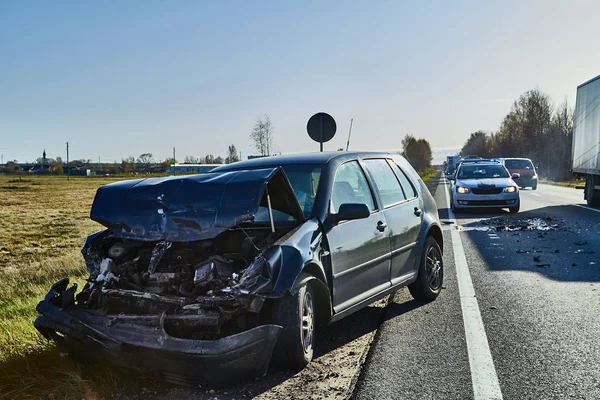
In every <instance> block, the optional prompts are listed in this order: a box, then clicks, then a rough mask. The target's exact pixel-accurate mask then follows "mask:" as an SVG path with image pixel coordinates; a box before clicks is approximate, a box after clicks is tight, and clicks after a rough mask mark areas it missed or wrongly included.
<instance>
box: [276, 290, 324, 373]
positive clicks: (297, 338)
mask: <svg viewBox="0 0 600 400" xmlns="http://www.w3.org/2000/svg"><path fill="white" fill-rule="evenodd" d="M315 309H316V307H315V295H314V290H313V287H312V284H311V281H310V280H309V281H308V282H305V283H303V284H302V285H301V286H300V287H299V288H298V289H297V290H296V293H295V294H292V293H288V294H286V295H285V296H284V297H283V298H281V299H279V300H277V301H276V302H275V304H274V306H273V315H272V322H273V323H274V324H276V325H281V326H283V332H281V335H280V336H279V339H278V340H277V344H276V345H275V350H274V352H273V361H275V363H276V364H277V365H279V366H280V367H282V368H285V369H293V370H300V369H302V368H304V367H306V365H307V364H308V363H309V362H310V361H311V360H312V357H313V345H314V341H315V321H316V320H315Z"/></svg>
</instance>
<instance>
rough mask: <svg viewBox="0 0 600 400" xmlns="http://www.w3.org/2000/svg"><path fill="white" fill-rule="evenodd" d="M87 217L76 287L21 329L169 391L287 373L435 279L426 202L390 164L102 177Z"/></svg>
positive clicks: (311, 160)
mask: <svg viewBox="0 0 600 400" xmlns="http://www.w3.org/2000/svg"><path fill="white" fill-rule="evenodd" d="M90 215H91V218H92V219H93V220H95V221H98V222H99V223H101V224H103V225H104V226H105V227H106V228H107V229H105V230H103V231H100V232H97V233H95V234H93V235H90V236H89V237H88V238H87V239H86V241H85V243H84V246H83V249H82V253H83V256H84V259H85V262H86V265H87V268H88V270H89V273H90V276H89V278H88V280H87V283H86V284H85V286H84V287H83V289H82V290H81V291H80V292H78V293H77V287H76V286H75V285H73V286H71V287H69V281H68V279H64V280H62V281H60V282H57V283H56V284H55V285H53V287H52V288H51V290H50V291H49V292H48V294H47V295H46V297H45V299H44V300H43V301H41V302H40V303H39V305H38V307H37V310H38V312H39V313H40V314H41V315H40V316H39V317H38V318H37V320H36V321H35V326H36V327H37V329H38V330H39V331H40V332H41V333H42V334H43V335H44V336H45V337H46V338H48V339H53V340H55V341H57V342H58V343H59V344H60V345H61V347H62V348H63V350H64V351H66V352H69V353H71V354H73V355H79V356H81V355H83V356H84V357H85V358H90V357H102V358H104V359H106V360H108V361H111V362H113V363H115V364H117V365H122V366H127V367H133V368H136V369H138V370H139V371H141V372H142V373H144V374H146V375H151V376H154V377H157V378H161V379H165V380H168V381H172V382H181V383H185V382H194V383H197V382H205V383H209V384H212V385H220V384H225V383H227V382H228V381H231V380H232V379H236V380H239V379H243V378H250V377H256V376H261V375H264V374H265V373H266V370H267V367H268V364H269V362H270V360H271V356H273V359H274V361H276V362H277V363H278V364H279V365H281V366H283V367H289V368H296V369H297V368H302V367H304V366H305V365H306V364H307V363H308V362H310V360H311V358H312V355H313V344H314V333H315V327H316V326H325V325H327V324H329V323H331V322H333V321H337V320H339V319H341V318H343V317H345V316H347V315H349V314H351V313H353V312H355V311H357V310H359V309H361V308H363V307H365V306H367V305H368V304H369V303H371V302H373V301H375V300H378V299H380V298H382V297H384V296H385V295H387V294H389V293H392V292H394V291H396V290H398V289H399V288H401V287H403V286H408V288H409V290H410V293H411V294H412V295H413V296H414V297H415V298H417V299H420V300H434V299H435V298H436V297H437V296H438V294H439V293H440V290H441V287H442V280H443V264H442V248H443V241H442V230H441V228H440V223H439V220H438V215H437V208H436V204H435V202H434V200H433V198H432V196H431V194H430V193H429V191H428V190H427V188H426V186H425V184H424V183H423V181H422V180H421V179H420V178H419V175H418V174H417V173H416V172H415V171H414V170H413V169H412V168H411V166H410V165H409V164H408V162H407V161H406V160H405V159H404V158H402V157H401V156H399V155H395V154H386V153H348V152H336V153H317V154H305V155H294V156H280V157H267V158H261V159H254V160H250V161H245V162H238V163H235V164H230V165H227V166H223V167H220V168H218V169H216V170H214V171H211V172H210V173H207V174H203V175H190V176H176V177H175V176H172V177H166V178H148V179H139V180H131V181H121V182H115V183H112V184H109V185H106V186H103V187H101V188H100V189H98V192H97V194H96V197H95V199H94V203H93V205H92V209H91V213H90Z"/></svg>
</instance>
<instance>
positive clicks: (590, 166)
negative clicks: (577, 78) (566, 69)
mask: <svg viewBox="0 0 600 400" xmlns="http://www.w3.org/2000/svg"><path fill="white" fill-rule="evenodd" d="M571 159H572V168H573V172H575V173H578V174H583V175H585V176H586V181H585V191H584V199H585V200H587V204H588V206H590V207H597V206H600V75H599V76H597V77H595V78H594V79H591V80H589V81H587V82H585V83H582V84H581V85H579V86H577V100H576V103H575V118H574V131H573V153H572V158H571Z"/></svg>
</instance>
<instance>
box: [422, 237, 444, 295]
mask: <svg viewBox="0 0 600 400" xmlns="http://www.w3.org/2000/svg"><path fill="white" fill-rule="evenodd" d="M425 266H426V270H427V282H428V283H429V287H430V288H431V290H437V289H439V287H440V285H441V283H442V257H441V254H440V253H439V251H437V249H436V248H435V247H430V248H429V249H428V250H427V255H426V258H425Z"/></svg>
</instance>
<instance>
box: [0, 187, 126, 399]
mask: <svg viewBox="0 0 600 400" xmlns="http://www.w3.org/2000/svg"><path fill="white" fill-rule="evenodd" d="M112 180H114V178H113V179H112ZM109 182H111V178H87V177H77V178H73V177H72V178H71V179H70V180H68V181H67V179H66V178H65V177H38V176H33V177H30V176H24V177H22V178H19V177H15V176H0V399H4V398H19V399H27V398H56V399H64V398H75V399H82V398H90V399H93V398H102V397H110V396H111V394H112V393H113V392H114V391H116V390H117V389H118V386H119V385H120V384H122V383H123V382H122V379H121V378H119V377H118V376H117V375H116V374H112V373H110V372H109V371H108V370H103V369H102V367H101V366H92V367H85V368H82V367H80V366H78V365H76V364H74V363H73V362H72V361H71V360H70V359H69V358H65V357H61V356H60V354H59V352H58V349H56V348H55V346H54V345H53V344H52V343H48V342H47V341H46V340H45V339H44V338H43V337H41V335H39V334H38V333H37V331H36V330H35V328H34V327H33V320H34V319H35V317H36V311H35V306H36V304H37V302H38V301H39V300H40V299H41V298H42V297H43V296H44V294H45V293H46V292H47V290H48V288H49V287H50V285H51V284H53V283H54V282H56V281H57V280H59V279H62V278H64V277H67V276H68V277H71V278H72V280H75V281H78V282H83V280H84V279H85V277H86V275H87V273H86V270H85V266H84V263H83V258H82V257H81V254H80V253H79V250H80V248H81V245H82V243H83V240H84V238H85V237H86V236H87V235H89V234H90V233H92V232H94V231H97V230H99V229H101V228H102V227H101V225H99V224H97V223H95V222H93V221H91V220H90V219H89V210H90V206H91V203H92V200H93V198H94V194H95V192H96V189H97V188H98V187H100V186H102V185H104V184H106V183H109Z"/></svg>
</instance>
